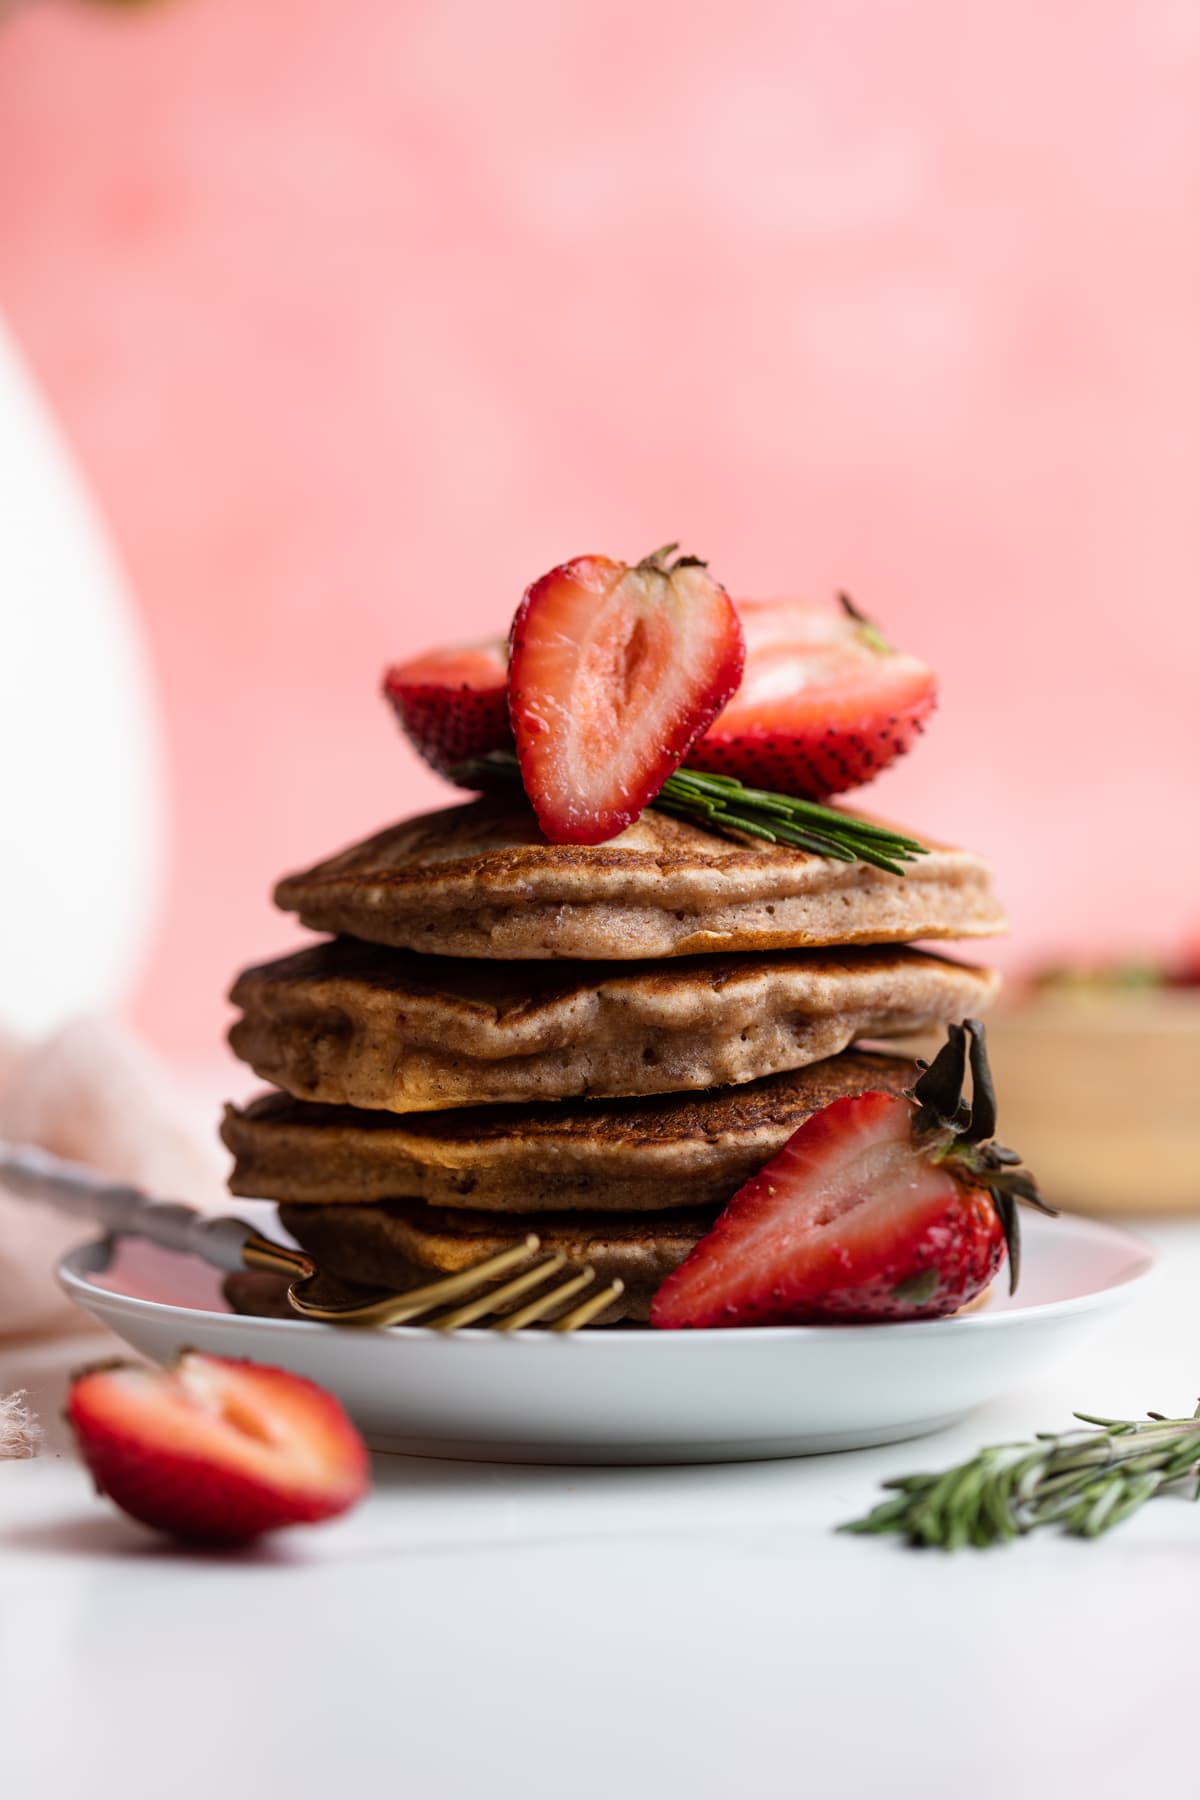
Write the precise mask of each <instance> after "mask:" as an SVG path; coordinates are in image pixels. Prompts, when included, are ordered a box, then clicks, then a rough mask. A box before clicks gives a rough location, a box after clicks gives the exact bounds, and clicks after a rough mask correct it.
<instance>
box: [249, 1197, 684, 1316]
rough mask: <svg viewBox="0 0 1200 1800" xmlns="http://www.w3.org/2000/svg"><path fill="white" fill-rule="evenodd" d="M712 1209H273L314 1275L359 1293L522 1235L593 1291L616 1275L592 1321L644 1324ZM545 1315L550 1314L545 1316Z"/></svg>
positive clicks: (464, 1262)
mask: <svg viewBox="0 0 1200 1800" xmlns="http://www.w3.org/2000/svg"><path fill="white" fill-rule="evenodd" d="M717 1210H718V1209H716V1208H714V1207H704V1208H694V1209H692V1210H689V1211H681V1212H672V1213H665V1214H663V1215H662V1216H660V1217H658V1218H646V1217H642V1216H637V1215H628V1214H626V1215H622V1214H619V1213H608V1214H590V1215H589V1214H585V1213H542V1214H539V1215H538V1216H537V1217H536V1218H535V1217H533V1216H532V1215H531V1216H529V1217H527V1218H519V1217H500V1216H497V1215H496V1214H494V1213H480V1212H470V1211H466V1210H464V1209H458V1208H456V1209H453V1210H452V1209H450V1208H448V1207H437V1206H426V1205H424V1204H423V1203H422V1202H421V1201H389V1202H385V1203H384V1204H382V1205H376V1206H347V1205H341V1206H295V1205H291V1206H281V1207H280V1209H279V1216H280V1219H281V1221H282V1223H283V1225H284V1227H285V1228H286V1229H287V1230H288V1231H290V1232H291V1234H292V1236H293V1237H294V1238H295V1239H296V1241H297V1243H299V1244H300V1245H301V1246H302V1248H303V1249H305V1250H307V1251H308V1252H309V1253H310V1254H311V1255H312V1256H313V1257H314V1258H315V1260H316V1262H317V1263H318V1265H319V1267H320V1268H321V1269H322V1271H323V1272H324V1273H325V1274H326V1275H329V1276H332V1277H334V1278H336V1279H337V1280H339V1281H346V1282H350V1283H353V1284H355V1285H358V1286H362V1287H373V1288H381V1287H384V1288H387V1287H395V1288H397V1289H400V1288H405V1287H411V1286H413V1285H414V1283H419V1282H423V1281H427V1280H430V1279H432V1278H434V1277H435V1276H437V1275H453V1274H457V1273H458V1272H459V1271H460V1270H462V1269H467V1268H470V1267H471V1266H472V1265H473V1264H475V1263H478V1262H482V1261H483V1259H484V1258H485V1257H488V1256H495V1255H497V1254H498V1253H499V1252H500V1251H502V1250H510V1249H512V1248H514V1247H515V1246H516V1245H518V1244H520V1243H521V1242H522V1241H523V1240H524V1239H525V1238H526V1237H527V1236H528V1234H529V1233H530V1232H531V1231H536V1233H537V1235H538V1237H539V1238H540V1239H541V1244H542V1249H543V1251H545V1252H547V1253H553V1252H556V1251H557V1252H559V1253H561V1254H562V1255H563V1256H565V1257H566V1259H567V1262H568V1263H569V1264H570V1265H571V1267H572V1268H574V1269H582V1268H583V1267H584V1266H585V1265H587V1266H588V1267H590V1268H592V1269H594V1270H595V1274H596V1285H597V1287H605V1286H607V1284H608V1283H609V1282H610V1281H614V1280H616V1279H618V1278H619V1279H620V1280H621V1281H623V1282H624V1284H625V1292H624V1294H622V1296H621V1298H620V1300H619V1301H615V1302H614V1303H613V1305H612V1307H611V1308H608V1309H607V1310H606V1311H605V1312H604V1313H602V1314H601V1315H600V1318H599V1319H598V1320H597V1321H596V1322H597V1323H599V1324H606V1325H607V1324H616V1323H617V1321H618V1320H620V1319H627V1320H630V1321H635V1322H639V1323H640V1322H644V1321H645V1320H646V1319H648V1317H649V1313H650V1300H651V1298H652V1296H653V1295H654V1293H655V1291H656V1289H657V1288H659V1287H660V1286H661V1284H662V1283H663V1282H664V1281H665V1280H666V1278H667V1276H668V1275H669V1274H670V1273H671V1271H672V1269H675V1268H678V1266H679V1264H680V1263H681V1262H682V1261H683V1259H684V1257H685V1256H687V1254H688V1253H689V1251H690V1250H692V1249H693V1248H694V1246H695V1245H696V1244H698V1243H699V1241H700V1239H701V1238H702V1237H703V1236H704V1235H705V1233H706V1232H707V1231H708V1229H709V1227H710V1226H711V1224H712V1222H713V1220H714V1218H715V1217H716V1213H717ZM551 1316H553V1315H551Z"/></svg>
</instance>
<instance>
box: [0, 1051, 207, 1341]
mask: <svg viewBox="0 0 1200 1800" xmlns="http://www.w3.org/2000/svg"><path fill="white" fill-rule="evenodd" d="M0 1139H7V1140H8V1141H9V1142H11V1143H14V1144H26V1143H29V1144H40V1145H41V1147H42V1148H43V1149H45V1150H49V1151H52V1152H53V1154H54V1155H55V1156H63V1157H66V1158H67V1159H68V1160H69V1161H71V1162H81V1163H87V1164H89V1165H90V1166H91V1167H92V1168H93V1169H96V1170H98V1171H99V1173H100V1174H102V1175H107V1176H110V1177H111V1178H112V1179H113V1180H117V1181H128V1182H132V1183H133V1184H134V1185H135V1186H138V1187H141V1188H143V1189H145V1191H146V1192H147V1193H149V1194H150V1195H152V1196H153V1197H154V1198H155V1199H160V1200H186V1201H188V1202H190V1204H191V1205H193V1206H197V1207H200V1208H201V1209H202V1210H205V1209H207V1210H209V1211H220V1210H223V1209H224V1208H225V1207H226V1206H227V1205H228V1198H227V1196H226V1194H225V1192H224V1186H223V1182H222V1165H223V1161H224V1158H223V1157H222V1155H221V1154H220V1153H219V1151H218V1149H217V1146H216V1142H215V1137H214V1139H213V1141H212V1142H211V1143H210V1142H209V1141H208V1140H207V1139H206V1138H204V1137H203V1136H200V1135H198V1134H197V1133H196V1132H194V1131H193V1129H192V1126H191V1124H190V1121H189V1118H188V1115H187V1110H186V1108H185V1107H184V1106H183V1105H182V1104H181V1101H180V1099H179V1096H178V1094H177V1093H176V1091H175V1089H174V1086H173V1085H172V1082H171V1080H170V1077H169V1076H168V1074H167V1072H166V1071H165V1070H164V1069H163V1068H162V1067H161V1065H160V1064H159V1062H158V1059H157V1058H156V1057H154V1056H153V1055H152V1054H151V1053H150V1052H149V1051H148V1050H147V1049H146V1047H145V1045H143V1044H142V1043H140V1042H139V1041H138V1040H137V1039H136V1038H135V1037H133V1036H132V1034H131V1033H130V1032H129V1031H127V1030H126V1029H125V1028H124V1027H122V1026H120V1025H118V1024H116V1023H115V1022H113V1021H112V1020H108V1019H103V1018H92V1019H77V1020H75V1021H73V1022H72V1023H71V1024H69V1025H66V1026H64V1027H63V1028H62V1029H61V1030H60V1031H57V1032H55V1033H54V1034H53V1035H52V1036H51V1037H49V1038H47V1039H44V1040H42V1041H38V1042H33V1043H25V1042H18V1041H17V1040H16V1039H14V1038H12V1037H9V1036H0ZM95 1235H96V1233H95V1232H94V1231H89V1229H88V1227H87V1225H86V1224H82V1225H81V1224H80V1221H79V1220H78V1219H76V1218H67V1217H64V1216H63V1215H61V1214H59V1213H56V1212H54V1211H53V1210H52V1209H51V1208H50V1207H48V1206H41V1205H38V1204H36V1203H34V1202H32V1201H28V1200H18V1199H16V1198H15V1197H13V1196H12V1195H7V1194H6V1193H5V1192H4V1189H3V1186H2V1185H0V1338H4V1337H24V1336H26V1335H28V1334H30V1333H35V1332H48V1331H69V1330H79V1329H80V1328H86V1327H87V1326H88V1325H89V1324H90V1321H89V1320H88V1318H87V1316H86V1315H85V1314H84V1313H83V1312H81V1310H80V1309H79V1308H78V1307H77V1306H75V1305H73V1304H72V1302H70V1301H69V1300H68V1299H67V1297H66V1295H65V1294H63V1293H62V1292H61V1291H60V1289H59V1287H58V1284H57V1282H56V1281H55V1279H54V1265H55V1263H56V1261H57V1260H58V1258H59V1257H60V1256H62V1255H63V1254H64V1252H65V1251H67V1250H69V1249H70V1248H71V1246H72V1245H74V1244H80V1243H83V1242H84V1241H85V1239H87V1238H88V1237H89V1236H92V1237H94V1236H95Z"/></svg>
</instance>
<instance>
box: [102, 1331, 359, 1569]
mask: <svg viewBox="0 0 1200 1800" xmlns="http://www.w3.org/2000/svg"><path fill="white" fill-rule="evenodd" d="M67 1418H68V1420H69V1422H70V1424H71V1426H72V1428H73V1430H74V1432H75V1437H76V1440H77V1442H78V1445H79V1449H80V1453H81V1455H82V1457H83V1460H84V1461H85V1463H86V1464H87V1466H88V1468H89V1469H90V1471H91V1474H92V1479H93V1480H94V1481H95V1483H96V1487H97V1489H98V1491H99V1492H100V1493H102V1494H107V1495H108V1497H109V1498H110V1499H111V1500H113V1501H115V1502H116V1504H117V1505H118V1506H119V1507H121V1509H122V1510H123V1511H124V1512H127V1513H129V1514H130V1516H131V1517H132V1518H135V1519H138V1520H140V1521H141V1523H142V1524H143V1525H150V1526H153V1527H154V1528H155V1529H156V1530H158V1531H165V1532H169V1533H170V1534H171V1535H172V1536H173V1537H178V1538H185V1539H189V1540H191V1541H193V1542H197V1543H207V1544H242V1543H246V1542H248V1541H249V1540H250V1539H251V1538H255V1537H259V1536H260V1535H261V1534H262V1533H263V1532H266V1531H277V1530H278V1529H279V1528H280V1527H281V1526H284V1525H304V1524H315V1523H317V1522H318V1521H319V1520H322V1519H332V1518H334V1517H335V1516H336V1515H337V1514H338V1513H343V1512H345V1511H346V1510H347V1509H348V1508H349V1507H351V1506H353V1505H354V1504H355V1503H356V1501H358V1500H361V1499H362V1497H363V1495H364V1494H365V1492H366V1490H367V1485H368V1478H369V1476H368V1461H367V1452H366V1448H365V1446H364V1445H363V1441H362V1439H361V1438H360V1437H359V1435H358V1432H357V1431H356V1430H355V1428H354V1426H353V1425H352V1424H351V1423H350V1420H349V1419H348V1418H347V1417H346V1414H345V1412H344V1411H343V1410H342V1407H341V1404H340V1402H339V1401H337V1400H335V1399H334V1397H333V1395H332V1394H329V1393H326V1392H325V1390H324V1388H320V1387H318V1386H317V1385H316V1383H315V1382H312V1381H306V1380H305V1379H304V1378H303V1377H302V1376H300V1375H292V1374H290V1373H289V1372H288V1371H287V1370H285V1369H274V1368H268V1367H266V1366H265V1365H263V1364H260V1363H251V1362H239V1361H236V1360H230V1359H228V1358H226V1357H220V1356H202V1355H201V1354H200V1353H199V1352H198V1351H195V1350H185V1351H183V1352H182V1354H181V1355H180V1357H179V1359H178V1361H177V1362H175V1363H174V1364H173V1365H172V1366H171V1367H170V1368H168V1369H155V1368H148V1367H146V1366H144V1365H142V1364H137V1363H101V1364H99V1365H97V1367H95V1368H92V1369H85V1370H83V1371H82V1373H81V1374H79V1375H77V1376H76V1377H75V1379H74V1381H73V1382H72V1384H71V1392H70V1395H69V1397H68V1401H67Z"/></svg>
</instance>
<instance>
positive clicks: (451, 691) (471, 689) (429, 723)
mask: <svg viewBox="0 0 1200 1800" xmlns="http://www.w3.org/2000/svg"><path fill="white" fill-rule="evenodd" d="M383 691H384V694H385V695H386V697H387V698H388V700H390V701H391V703H392V706H393V708H394V709H395V713H396V717H397V718H398V719H399V721H400V724H401V727H402V729H403V731H404V733H405V735H406V736H407V737H408V739H409V741H410V742H411V744H412V746H413V748H414V749H415V750H416V751H417V753H418V754H419V755H420V756H423V757H424V759H425V761H426V762H427V763H428V764H429V766H430V767H431V768H433V769H436V770H437V772H438V774H439V775H449V773H450V771H451V770H452V769H453V767H454V765H455V764H456V763H460V762H466V761H467V760H468V759H469V758H471V757H473V756H485V755H486V754H487V752H488V751H489V750H498V749H500V748H501V747H502V746H504V745H506V744H511V743H512V731H511V729H510V726H509V723H508V646H507V645H506V644H505V643H504V641H503V640H502V639H496V640H495V641H493V642H491V643H484V644H462V645H459V646H458V647H457V648H455V649H450V650H429V651H427V652H426V654H425V655H424V656H415V657H413V658H412V659H411V661H409V662H404V663H396V664H394V666H393V667H392V668H390V669H388V670H387V672H386V673H385V675H384V678H383Z"/></svg>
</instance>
